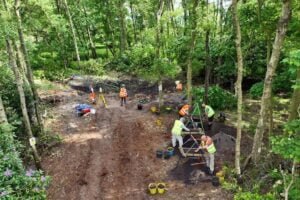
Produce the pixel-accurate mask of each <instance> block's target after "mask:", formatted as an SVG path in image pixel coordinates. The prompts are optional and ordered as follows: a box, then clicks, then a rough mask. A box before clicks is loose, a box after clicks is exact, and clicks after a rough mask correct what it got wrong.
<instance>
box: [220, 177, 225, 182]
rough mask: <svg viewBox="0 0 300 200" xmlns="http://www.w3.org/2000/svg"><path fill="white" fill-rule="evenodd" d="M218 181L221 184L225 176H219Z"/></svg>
mask: <svg viewBox="0 0 300 200" xmlns="http://www.w3.org/2000/svg"><path fill="white" fill-rule="evenodd" d="M219 181H220V183H221V184H223V183H224V181H225V178H224V176H222V177H219Z"/></svg>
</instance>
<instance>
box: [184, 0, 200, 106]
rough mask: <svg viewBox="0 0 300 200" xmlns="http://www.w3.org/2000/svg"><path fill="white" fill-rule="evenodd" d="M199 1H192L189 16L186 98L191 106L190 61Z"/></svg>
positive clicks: (192, 53) (193, 48) (194, 39)
mask: <svg viewBox="0 0 300 200" xmlns="http://www.w3.org/2000/svg"><path fill="white" fill-rule="evenodd" d="M198 4H199V0H193V4H192V10H191V16H190V33H191V38H190V51H189V54H188V57H187V96H188V103H189V104H190V105H192V59H193V55H194V50H195V43H196V35H197V12H196V8H197V7H198Z"/></svg>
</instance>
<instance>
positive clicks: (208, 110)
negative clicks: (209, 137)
mask: <svg viewBox="0 0 300 200" xmlns="http://www.w3.org/2000/svg"><path fill="white" fill-rule="evenodd" d="M202 107H203V108H204V112H205V115H206V117H207V119H208V129H211V126H212V123H213V121H214V116H215V111H214V110H213V109H212V107H210V106H209V105H206V104H205V103H202Z"/></svg>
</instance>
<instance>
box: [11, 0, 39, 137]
mask: <svg viewBox="0 0 300 200" xmlns="http://www.w3.org/2000/svg"><path fill="white" fill-rule="evenodd" d="M19 7H20V0H15V7H14V9H15V14H16V16H17V21H18V24H17V25H18V36H19V40H20V44H21V49H22V53H23V56H24V60H25V65H26V66H25V68H26V70H27V73H26V76H27V79H28V82H29V84H30V88H31V92H32V97H33V106H34V112H35V113H34V114H35V116H36V119H37V123H38V127H39V129H40V132H41V133H42V134H43V133H44V125H43V121H42V117H41V115H40V113H41V112H40V109H39V105H38V104H39V96H38V93H37V90H36V87H35V84H34V78H33V74H32V69H31V64H30V60H29V56H28V52H27V48H26V45H25V40H24V36H23V28H22V18H21V15H20V11H19Z"/></svg>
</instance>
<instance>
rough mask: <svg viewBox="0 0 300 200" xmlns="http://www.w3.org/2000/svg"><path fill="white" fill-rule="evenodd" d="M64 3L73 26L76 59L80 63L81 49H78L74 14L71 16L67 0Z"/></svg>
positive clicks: (71, 26)
mask: <svg viewBox="0 0 300 200" xmlns="http://www.w3.org/2000/svg"><path fill="white" fill-rule="evenodd" d="M64 4H65V9H66V13H67V16H68V20H69V24H70V28H71V31H72V37H73V44H74V48H75V53H76V59H77V61H78V63H79V62H80V55H79V50H78V45H77V38H76V31H75V28H74V24H73V20H72V16H71V13H70V10H69V6H68V2H67V0H64Z"/></svg>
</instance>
